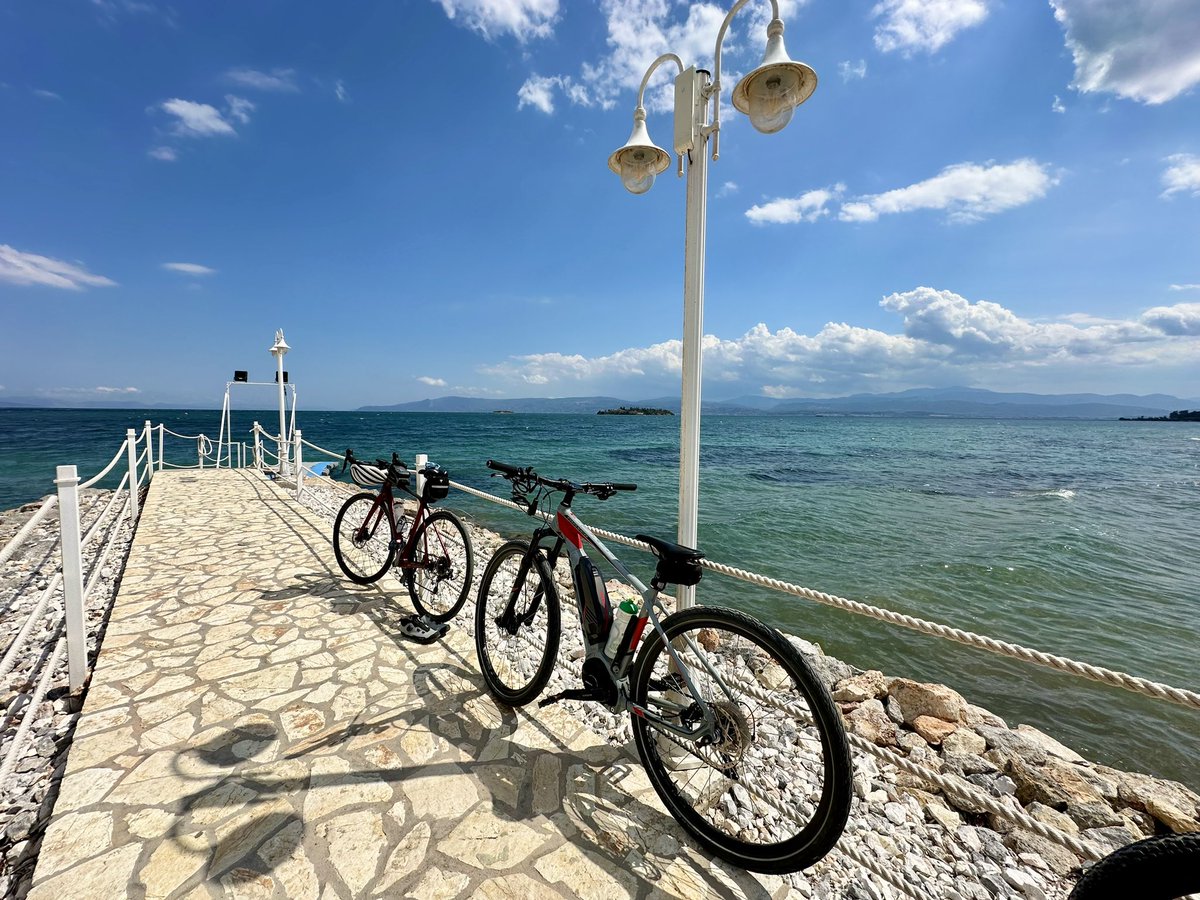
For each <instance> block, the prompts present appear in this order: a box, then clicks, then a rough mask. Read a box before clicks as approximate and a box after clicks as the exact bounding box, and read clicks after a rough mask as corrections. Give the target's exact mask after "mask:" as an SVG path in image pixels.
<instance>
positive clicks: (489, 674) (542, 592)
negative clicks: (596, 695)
mask: <svg viewBox="0 0 1200 900" xmlns="http://www.w3.org/2000/svg"><path fill="white" fill-rule="evenodd" d="M528 551H529V544H528V543H527V542H525V541H509V542H508V543H507V544H503V545H501V547H500V549H498V550H497V551H496V553H495V555H494V556H493V557H492V559H491V561H490V562H489V563H488V565H487V569H485V570H484V573H483V580H482V581H481V582H480V583H479V597H478V599H477V600H476V601H475V650H476V652H477V653H478V655H479V669H480V671H481V672H482V673H483V682H484V684H485V685H487V689H488V692H489V693H490V694H491V695H492V696H493V697H495V698H496V699H497V700H499V701H500V702H501V703H504V704H506V705H507V706H524V705H525V704H526V703H528V702H529V701H530V700H533V699H534V698H535V697H537V695H538V694H540V693H541V692H542V688H544V687H545V686H546V682H547V681H549V680H550V673H551V672H553V671H554V659H555V656H556V654H557V653H558V635H559V628H560V627H561V624H560V618H559V607H558V592H557V591H556V590H555V588H554V578H553V575H552V573H551V572H550V567H549V566H548V565H547V564H546V560H545V558H544V557H543V556H542V554H541V553H540V552H539V553H536V554H535V555H534V557H533V560H532V562H531V563H530V565H529V567H528V569H527V571H526V572H525V574H524V576H522V575H521V571H520V570H521V563H522V560H524V559H525V554H526V553H527V552H528Z"/></svg>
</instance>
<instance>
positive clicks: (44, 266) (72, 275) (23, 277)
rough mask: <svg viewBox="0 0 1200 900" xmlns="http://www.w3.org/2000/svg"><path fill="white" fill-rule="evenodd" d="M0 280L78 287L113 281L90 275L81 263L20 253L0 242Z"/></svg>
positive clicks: (59, 286)
mask: <svg viewBox="0 0 1200 900" xmlns="http://www.w3.org/2000/svg"><path fill="white" fill-rule="evenodd" d="M0 281H6V282H8V283H9V284H18V285H31V284H37V285H43V286H45V287H56V288H64V289H66V290H69V291H81V290H83V289H84V288H89V287H115V286H116V284H117V283H116V282H115V281H113V280H112V279H110V278H105V277H104V276H103V275H93V274H92V273H91V272H89V271H88V270H87V269H85V268H84V267H83V266H81V265H76V264H74V263H69V262H64V261H63V260H61V259H54V258H53V257H49V256H39V255H37V254H36V253H24V252H22V251H20V250H17V249H16V248H15V247H10V246H9V245H8V244H0Z"/></svg>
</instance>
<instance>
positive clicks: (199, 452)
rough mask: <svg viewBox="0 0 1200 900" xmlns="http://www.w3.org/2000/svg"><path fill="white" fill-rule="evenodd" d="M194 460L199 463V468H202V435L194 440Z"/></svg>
mask: <svg viewBox="0 0 1200 900" xmlns="http://www.w3.org/2000/svg"><path fill="white" fill-rule="evenodd" d="M196 459H197V460H198V461H199V463H200V468H202V469H203V468H204V435H200V436H198V437H197V438H196Z"/></svg>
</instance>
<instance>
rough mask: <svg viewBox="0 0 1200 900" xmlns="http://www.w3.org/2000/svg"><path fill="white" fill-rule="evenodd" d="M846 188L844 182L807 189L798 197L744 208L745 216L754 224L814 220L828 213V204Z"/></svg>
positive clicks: (782, 198)
mask: <svg viewBox="0 0 1200 900" xmlns="http://www.w3.org/2000/svg"><path fill="white" fill-rule="evenodd" d="M845 189H846V186H845V185H844V184H835V185H834V186H833V187H831V188H819V189H817V190H815V191H808V192H807V193H805V194H801V195H800V196H799V197H780V198H778V199H776V200H771V201H769V202H767V203H763V204H761V205H755V206H752V207H750V208H749V209H748V210H746V218H747V219H749V220H750V221H751V222H753V223H754V224H755V225H789V224H793V223H796V222H815V221H817V219H819V218H821V217H822V216H827V215H829V209H828V206H829V204H830V203H832V202H834V201H835V200H837V198H838V197H839V196H841V194H842V192H843V191H844V190H845Z"/></svg>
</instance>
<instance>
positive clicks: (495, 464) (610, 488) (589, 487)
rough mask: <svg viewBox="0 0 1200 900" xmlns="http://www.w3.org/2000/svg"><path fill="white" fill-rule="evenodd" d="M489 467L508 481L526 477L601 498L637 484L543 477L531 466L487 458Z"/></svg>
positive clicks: (531, 480)
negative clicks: (580, 481)
mask: <svg viewBox="0 0 1200 900" xmlns="http://www.w3.org/2000/svg"><path fill="white" fill-rule="evenodd" d="M486 465H487V467H488V468H489V469H493V470H495V471H497V472H499V473H500V474H501V475H503V476H504V477H505V478H507V479H509V480H510V481H511V480H513V479H517V480H522V479H527V480H528V481H529V482H532V483H534V484H539V485H542V486H543V487H548V488H551V489H552V490H556V491H567V492H568V493H572V494H591V495H592V496H593V497H598V498H599V499H601V500H607V499H608V498H609V497H611V496H612V495H613V494H615V493H616V492H617V491H636V490H637V485H636V484H634V483H632V482H628V481H603V482H596V483H592V482H586V481H585V482H583V483H582V484H580V483H577V482H574V481H569V480H567V479H566V478H545V477H543V476H541V475H539V474H538V473H537V472H535V471H533V467H532V466H525V467H524V468H522V467H521V466H513V465H509V464H508V463H502V462H499V461H497V460H494V459H489V460H488V461H487V463H486Z"/></svg>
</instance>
